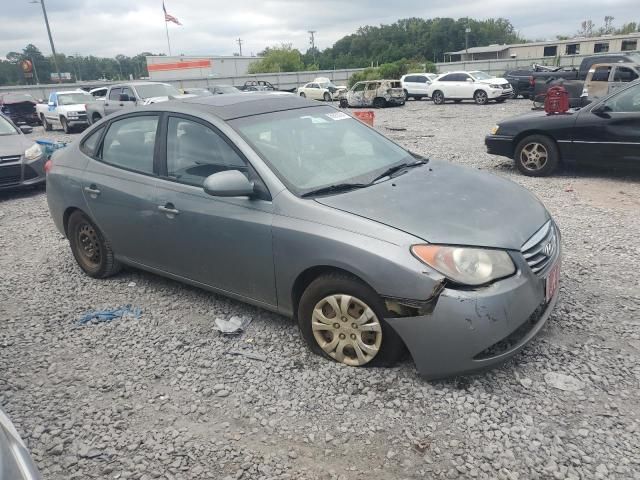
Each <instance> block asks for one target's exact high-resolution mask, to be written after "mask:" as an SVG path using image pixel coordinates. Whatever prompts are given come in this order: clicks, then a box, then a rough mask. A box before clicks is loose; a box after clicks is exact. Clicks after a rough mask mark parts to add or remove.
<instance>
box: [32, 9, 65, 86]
mask: <svg viewBox="0 0 640 480" xmlns="http://www.w3.org/2000/svg"><path fill="white" fill-rule="evenodd" d="M30 3H39V4H40V5H42V13H43V15H44V23H45V24H46V25H47V34H48V35H49V43H50V44H51V52H52V53H53V64H54V65H55V67H56V73H57V74H58V83H62V75H60V69H59V68H58V59H57V58H56V47H55V46H54V45H53V37H52V36H51V28H49V19H48V18H47V9H46V7H45V6H44V0H31V2H30Z"/></svg>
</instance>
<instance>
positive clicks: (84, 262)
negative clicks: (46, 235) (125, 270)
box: [67, 210, 121, 278]
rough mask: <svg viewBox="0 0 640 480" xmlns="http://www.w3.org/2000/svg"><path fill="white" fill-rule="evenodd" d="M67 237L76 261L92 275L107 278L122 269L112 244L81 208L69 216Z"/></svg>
mask: <svg viewBox="0 0 640 480" xmlns="http://www.w3.org/2000/svg"><path fill="white" fill-rule="evenodd" d="M67 237H68V238H69V244H70V246H71V252H72V253H73V256H74V258H75V259H76V262H78V265H79V266H80V268H81V269H82V270H83V271H84V272H85V273H86V274H87V275H89V276H90V277H93V278H106V277H109V276H111V275H114V274H116V273H118V272H119V271H120V269H121V265H120V263H119V262H118V261H117V260H116V259H115V256H114V253H113V250H112V249H111V244H110V243H109V241H108V240H107V239H106V238H105V237H104V235H103V234H102V232H101V231H100V229H99V228H98V227H97V226H96V225H95V224H94V223H93V222H92V221H91V220H90V219H89V217H87V216H86V215H85V214H84V213H83V212H81V211H80V210H76V211H75V212H73V213H72V214H71V216H70V217H69V221H68V223H67Z"/></svg>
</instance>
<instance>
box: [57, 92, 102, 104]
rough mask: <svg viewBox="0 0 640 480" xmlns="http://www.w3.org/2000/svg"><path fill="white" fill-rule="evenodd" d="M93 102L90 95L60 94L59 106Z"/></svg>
mask: <svg viewBox="0 0 640 480" xmlns="http://www.w3.org/2000/svg"><path fill="white" fill-rule="evenodd" d="M89 102H93V95H89V94H88V93H65V94H64V95H62V94H58V105H77V104H79V103H89Z"/></svg>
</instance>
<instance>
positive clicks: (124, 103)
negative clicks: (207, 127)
mask: <svg viewBox="0 0 640 480" xmlns="http://www.w3.org/2000/svg"><path fill="white" fill-rule="evenodd" d="M193 96H194V95H192V94H186V93H182V92H180V90H178V89H177V88H176V87H174V86H173V85H170V84H168V83H161V82H130V83H119V84H116V85H111V86H110V87H109V90H108V91H107V97H106V99H105V101H104V102H92V103H90V104H87V106H86V110H87V117H88V119H89V123H96V122H98V121H100V120H101V119H103V118H104V117H106V116H107V115H111V114H112V113H114V112H117V111H119V110H124V109H128V108H135V107H139V106H141V105H149V104H152V103H157V102H166V101H168V100H173V99H184V98H190V97H193Z"/></svg>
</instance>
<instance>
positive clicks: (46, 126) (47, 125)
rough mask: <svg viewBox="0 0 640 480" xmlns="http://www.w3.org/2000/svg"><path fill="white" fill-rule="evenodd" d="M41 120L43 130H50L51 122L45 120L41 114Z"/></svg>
mask: <svg viewBox="0 0 640 480" xmlns="http://www.w3.org/2000/svg"><path fill="white" fill-rule="evenodd" d="M41 120H42V126H43V127H44V130H45V131H46V132H50V131H51V130H52V127H51V124H50V123H49V122H48V121H47V118H46V117H45V116H44V115H42V117H41Z"/></svg>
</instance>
